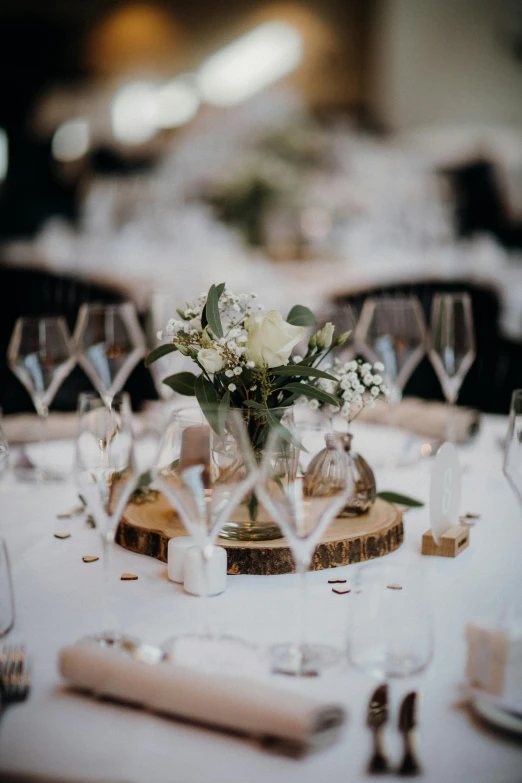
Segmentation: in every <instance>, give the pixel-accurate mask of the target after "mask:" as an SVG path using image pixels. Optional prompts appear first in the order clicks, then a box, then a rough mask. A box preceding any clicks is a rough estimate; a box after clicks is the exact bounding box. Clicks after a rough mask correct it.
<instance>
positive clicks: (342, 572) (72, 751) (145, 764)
mask: <svg viewBox="0 0 522 783" xmlns="http://www.w3.org/2000/svg"><path fill="white" fill-rule="evenodd" d="M505 429H506V420H504V419H502V418H495V417H486V418H485V421H484V425H483V427H482V430H481V433H480V435H479V437H478V439H477V441H475V442H474V443H473V444H471V445H470V446H468V447H465V448H463V449H462V451H461V456H462V462H463V464H464V474H463V501H462V511H473V512H478V513H480V514H481V515H482V517H481V519H480V520H479V521H478V523H477V524H476V526H475V527H473V528H472V530H471V544H470V546H469V548H468V549H467V550H466V551H465V552H463V553H462V554H461V555H460V556H459V557H458V558H457V559H455V560H452V559H442V558H424V559H423V564H424V567H425V571H426V575H427V577H428V578H429V580H430V583H431V592H432V595H433V603H434V613H435V632H436V649H435V657H434V660H433V662H432V664H431V666H430V667H429V669H428V670H427V671H426V672H425V673H424V674H423V675H421V676H419V677H417V678H415V679H411V680H408V681H396V682H394V683H392V686H391V693H392V698H393V701H394V704H395V708H394V712H393V724H394V725H393V726H391V727H390V728H389V730H388V731H387V743H388V745H389V748H390V751H391V752H392V753H393V755H394V757H395V758H397V757H398V756H400V749H401V745H400V741H399V737H398V733H397V731H396V728H395V722H396V714H397V706H398V702H399V699H400V698H401V696H402V695H403V694H404V693H405V692H406V690H409V689H411V688H413V687H415V688H418V689H419V690H420V692H421V693H422V703H421V706H420V725H421V737H420V755H421V757H422V760H423V762H424V765H425V775H424V778H423V779H425V780H426V781H433V783H441V781H445V782H446V783H452V782H453V781H454V782H455V783H457V781H458V783H463V782H464V781H473V783H515V781H520V780H522V745H521V744H520V743H517V742H515V740H513V739H511V738H509V737H507V736H504V735H500V734H498V733H496V732H495V731H493V730H492V729H490V728H488V727H486V726H485V725H484V724H481V723H479V722H478V721H477V720H476V719H474V718H472V717H471V715H470V713H469V712H468V710H467V709H466V708H464V707H463V706H462V703H461V694H460V692H459V688H460V686H461V685H462V684H463V680H464V664H465V653H466V649H465V642H464V627H465V624H466V622H467V621H469V620H471V619H479V618H482V617H490V618H495V617H498V615H499V613H500V611H501V609H502V606H503V604H504V603H505V601H506V600H507V599H508V598H509V597H510V596H518V597H519V600H522V591H521V589H520V587H521V573H520V572H521V569H520V553H521V550H522V511H521V509H520V507H519V505H518V504H517V502H516V500H515V498H514V496H513V494H512V493H511V491H510V489H509V487H508V485H507V482H506V480H505V479H504V477H503V475H502V472H501V457H502V454H501V450H500V446H499V442H498V441H499V437H500V436H502V435H503V434H504V433H505ZM354 430H355V439H356V443H357V447H358V450H360V451H361V452H363V453H365V454H367V455H368V456H370V455H371V453H372V449H374V448H375V446H376V445H377V444H378V443H381V442H382V438H385V437H387V433H386V431H385V430H384V429H380V428H375V427H369V426H368V425H362V424H361V425H359V426H357V424H356V425H355V426H354ZM70 446H71V444H67V443H64V444H63V446H62V447H61V450H62V453H63V456H64V458H67V449H68V448H69V449H70ZM370 461H371V460H370ZM430 467H431V465H430V462H429V460H427V461H426V460H425V461H423V462H421V463H420V464H418V465H416V466H415V467H413V468H402V469H400V470H399V469H398V470H395V471H393V472H391V471H390V472H382V471H377V478H378V484H379V487H380V489H393V490H397V491H404V492H406V493H410V494H412V495H415V496H418V497H421V498H424V499H427V496H428V489H429V476H430ZM75 500H76V492H75V489H74V486H73V484H72V483H70V484H65V485H48V486H32V487H28V486H22V485H13V484H9V483H6V482H5V481H4V483H3V485H0V504H1V514H0V535H3V536H4V537H5V538H6V540H7V542H8V547H9V551H10V554H11V559H12V567H13V577H14V584H15V595H16V608H17V618H16V626H15V629H14V631H13V632H12V633H11V634H10V636H9V637H8V640H9V641H24V642H25V643H26V644H27V647H28V649H29V651H30V653H31V660H32V681H33V687H32V691H31V695H30V698H29V699H28V700H27V701H26V702H25V703H23V704H20V705H14V706H11V707H10V708H9V709H8V710H7V712H6V713H5V715H4V716H3V718H2V723H1V728H0V778H2V772H5V771H6V770H13V771H14V770H17V771H20V772H22V771H23V772H28V773H33V774H36V773H38V774H41V775H48V776H49V777H50V778H51V779H53V778H58V777H61V776H63V777H68V778H71V779H84V780H85V779H86V780H93V781H95V780H96V781H98V780H103V781H136V782H138V781H139V783H144V782H145V781H146V782H147V783H155V782H156V781H158V783H159V782H160V781H161V782H163V781H165V782H167V781H169V783H206V782H207V781H208V782H210V781H212V783H220V781H223V782H224V781H227V783H247V782H248V783H266V781H268V780H270V781H284V782H285V783H317V782H318V781H328V783H347V781H356V780H362V779H365V766H366V761H367V758H368V755H369V751H370V745H371V737H370V734H369V731H368V730H367V729H366V727H365V710H366V704H367V700H368V697H369V696H370V694H371V692H372V690H373V689H374V687H375V682H374V681H373V680H372V679H371V678H370V677H367V676H366V675H364V674H362V673H359V672H357V671H355V670H353V669H352V668H350V667H349V666H348V665H346V666H345V668H344V669H342V670H341V671H336V672H331V673H330V674H325V675H323V676H322V677H320V678H317V679H312V680H310V679H306V680H304V681H296V680H291V681H290V680H289V681H288V687H293V688H299V689H302V690H303V691H305V692H310V693H314V694H317V695H320V696H324V698H325V699H333V700H334V701H339V702H341V703H343V704H344V705H345V706H346V708H347V710H348V712H349V722H348V725H347V727H346V731H345V733H344V735H343V738H342V740H341V741H340V742H339V743H338V744H337V745H336V746H335V747H333V748H331V749H328V750H325V751H323V752H321V753H318V754H316V755H314V756H311V757H309V758H306V759H304V760H298V761H297V760H292V759H287V758H281V757H278V756H275V755H271V754H269V753H267V752H264V751H261V750H260V749H259V748H258V747H256V746H255V745H253V744H251V743H249V742H246V741H244V740H241V739H238V738H233V737H229V736H225V735H222V734H220V733H218V732H212V731H208V730H205V729H202V728H196V727H192V726H187V725H183V724H181V723H177V722H174V721H171V720H167V719H162V718H160V717H156V716H151V715H147V714H145V713H143V712H141V711H138V710H133V709H130V708H126V707H124V706H118V705H114V704H108V703H102V702H98V701H96V700H94V699H91V698H88V697H86V696H80V695H76V694H74V693H70V692H68V691H67V690H65V689H64V687H63V685H62V683H61V681H60V678H59V675H58V673H57V669H56V662H57V651H58V649H59V648H60V647H61V646H63V645H65V644H68V643H70V642H73V641H75V640H77V639H78V638H80V637H82V636H84V635H85V634H86V633H89V632H91V631H95V630H97V623H98V617H99V614H98V610H99V607H98V603H97V595H98V592H99V588H100V582H101V562H98V563H94V564H89V565H87V564H84V563H83V562H82V556H83V555H89V554H97V553H99V551H100V544H99V541H98V537H97V532H96V531H95V530H90V529H87V528H86V526H85V523H84V521H83V520H81V519H79V518H76V519H71V520H64V519H61V520H58V519H57V518H56V515H57V514H58V513H60V512H63V511H64V510H66V509H67V508H69V507H70V506H72V505H74V504H75ZM427 527H428V514H427V510H426V509H418V510H411V511H408V512H407V514H406V515H405V543H404V545H403V546H402V547H401V548H400V550H399V551H397V552H395V553H393V554H392V555H389V556H388V561H389V562H390V563H391V562H395V563H404V564H407V562H408V561H409V560H411V559H413V560H415V561H420V559H421V556H420V554H419V550H420V541H421V536H422V533H423V532H424V531H425V530H426V529H427ZM58 530H69V531H70V532H71V533H72V536H71V538H69V539H67V540H58V539H56V538H55V537H54V536H53V532H56V531H58ZM119 568H121V572H124V571H130V572H132V573H135V574H137V575H138V576H139V579H138V580H137V581H133V582H121V583H118V585H117V590H118V594H119V595H118V599H119V605H120V610H121V611H122V613H123V618H124V622H125V626H126V630H127V631H128V632H130V633H132V634H134V635H137V636H140V637H142V638H144V639H147V640H149V641H150V642H153V643H159V642H161V641H162V640H164V639H165V638H166V637H168V636H170V635H172V634H173V633H176V632H182V631H187V630H195V629H196V628H197V627H198V617H199V610H200V608H201V603H200V602H199V599H197V598H194V597H192V596H189V595H187V594H186V593H184V591H183V588H182V587H181V586H178V585H174V584H173V583H171V582H169V581H168V580H167V576H166V566H165V564H163V563H161V562H159V561H156V560H153V559H151V558H147V557H143V556H140V555H136V554H132V553H130V552H127V551H125V550H122V549H121V550H120V549H119V548H118V553H117V563H116V570H118V569H119ZM356 568H357V566H347V567H343V568H339V569H337V571H336V572H335V576H336V577H340V578H346V579H347V580H348V584H349V582H350V580H352V579H353V577H354V574H355V570H356ZM333 573H334V572H332V571H327V572H315V573H313V574H311V575H310V587H311V590H310V611H309V625H310V633H309V636H310V638H311V640H317V639H322V640H324V641H327V642H330V643H332V644H336V645H340V646H342V645H344V643H345V637H346V625H347V612H348V606H349V601H350V595H346V596H339V595H335V594H333V593H332V592H331V586H330V585H328V583H327V581H328V578H331V577H332V574H333ZM295 598H296V578H295V576H294V575H284V576H274V577H251V576H235V577H229V585H228V588H227V590H226V592H225V593H224V594H222V595H220V596H218V597H215V598H212V599H211V603H212V619H213V623H214V625H215V628H216V629H218V630H220V631H222V632H232V633H236V634H238V635H241V636H242V637H243V638H245V639H248V640H250V641H252V642H255V643H258V644H260V645H267V644H270V643H273V642H278V641H285V640H288V639H289V638H291V635H292V632H293V629H294V624H295ZM3 779H5V778H3ZM392 779H393V778H391V777H390V778H389V780H390V781H391V780H392ZM383 780H388V778H384V779H383Z"/></svg>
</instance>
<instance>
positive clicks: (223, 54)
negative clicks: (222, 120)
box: [197, 22, 303, 106]
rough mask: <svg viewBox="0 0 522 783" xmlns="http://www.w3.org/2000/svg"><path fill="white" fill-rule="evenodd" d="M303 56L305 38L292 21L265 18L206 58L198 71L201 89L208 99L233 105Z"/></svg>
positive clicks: (269, 82)
mask: <svg viewBox="0 0 522 783" xmlns="http://www.w3.org/2000/svg"><path fill="white" fill-rule="evenodd" d="M302 57H303V42H302V38H301V35H300V33H299V31H298V30H297V29H296V28H295V27H294V26H293V25H291V24H287V23H286V22H265V23H264V24H261V25H259V26H258V27H255V28H254V29H253V30H250V32H248V33H246V34H245V35H242V36H241V38H238V39H237V40H236V41H233V42H232V43H231V44H229V45H228V46H225V47H224V48H223V49H220V50H219V51H218V52H216V53H215V54H213V55H211V56H210V57H209V58H208V59H207V60H205V62H204V63H203V64H202V65H201V67H200V69H199V71H198V74H197V80H198V85H199V89H200V91H201V94H202V96H203V99H204V100H205V101H206V102H207V103H210V104H213V105H215V106H234V105H236V104H238V103H242V102H243V101H245V100H247V99H248V98H250V97H251V96H253V95H255V94H256V93H257V92H260V91H261V90H263V89H264V88H265V87H268V86H269V85H270V84H273V83H274V82H276V81H278V80H279V79H281V78H282V77H283V76H286V75H287V74H288V73H290V72H291V71H293V70H294V69H295V68H296V67H297V66H298V65H299V64H300V62H301V60H302Z"/></svg>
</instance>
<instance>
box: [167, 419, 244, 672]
mask: <svg viewBox="0 0 522 783" xmlns="http://www.w3.org/2000/svg"><path fill="white" fill-rule="evenodd" d="M220 430H221V435H218V434H217V433H216V432H215V431H214V430H213V429H212V428H211V427H210V426H209V424H208V421H207V419H206V418H205V416H204V415H203V412H202V411H201V409H200V408H187V409H181V410H176V411H174V413H173V414H172V416H171V419H170V422H169V424H168V426H167V428H166V430H165V433H164V435H163V438H162V441H161V444H160V447H159V452H158V456H157V460H156V465H155V466H154V469H153V474H154V476H155V483H156V485H157V486H158V487H159V488H160V489H161V490H162V491H163V492H164V493H165V495H166V496H167V497H168V499H169V500H170V502H171V504H172V505H173V507H174V508H175V509H176V511H177V513H178V514H179V516H180V518H181V521H182V522H183V525H184V526H185V528H186V529H187V531H188V533H189V534H190V535H191V536H192V538H193V541H194V546H196V547H197V548H198V549H199V555H200V561H201V564H202V569H203V594H202V596H201V597H202V599H203V600H202V602H201V603H202V609H203V618H202V623H201V632H200V633H198V634H184V635H180V636H177V637H174V638H173V639H169V640H167V642H166V643H165V648H166V649H167V650H168V651H169V653H170V654H171V655H172V656H173V657H174V658H176V657H177V658H181V657H183V656H184V655H187V654H192V655H194V657H196V658H197V659H198V660H199V661H200V662H202V663H204V664H205V665H206V664H208V663H209V661H211V659H213V658H215V657H218V658H219V657H221V658H223V657H224V656H225V655H226V654H227V653H228V651H231V650H232V648H233V649H234V653H232V652H231V654H235V651H236V649H237V650H238V651H239V652H241V648H242V647H244V646H245V643H244V642H242V641H241V640H239V639H233V638H232V637H223V636H216V635H215V634H212V633H211V632H210V629H209V623H208V603H209V596H208V594H209V583H208V576H209V562H210V559H211V558H212V555H213V550H214V542H215V540H216V538H217V536H218V533H219V531H220V529H221V528H222V527H223V525H224V524H225V523H226V522H227V521H228V520H229V518H230V515H231V514H232V512H233V511H234V510H235V509H236V508H237V507H238V506H239V504H240V503H241V501H242V500H243V499H244V498H245V496H246V495H248V493H249V492H251V491H252V490H253V488H254V486H255V484H256V481H257V472H258V471H257V466H256V462H255V459H254V454H253V451H252V447H251V445H250V443H249V441H248V436H247V432H246V428H245V424H244V420H243V417H242V415H241V412H240V411H236V410H230V411H229V413H228V416H227V418H226V422H222V423H221V427H220ZM227 455H228V458H227V459H225V457H227ZM184 642H186V643H188V645H187V644H185V645H184ZM189 651H190V653H189Z"/></svg>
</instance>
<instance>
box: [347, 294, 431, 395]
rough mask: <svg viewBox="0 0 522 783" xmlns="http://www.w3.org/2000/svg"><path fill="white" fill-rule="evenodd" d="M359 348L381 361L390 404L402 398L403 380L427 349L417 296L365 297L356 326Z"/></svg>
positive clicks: (369, 356) (407, 376)
mask: <svg viewBox="0 0 522 783" xmlns="http://www.w3.org/2000/svg"><path fill="white" fill-rule="evenodd" d="M356 341H357V344H358V347H359V349H360V350H361V352H362V353H363V355H365V356H366V357H367V358H368V360H369V361H371V362H372V363H375V362H382V364H383V365H384V371H383V372H384V375H385V378H386V385H387V386H388V388H389V389H390V397H389V400H390V405H392V406H393V407H395V406H396V405H397V404H398V403H399V402H400V401H401V398H402V392H403V389H404V387H405V385H406V382H407V381H408V379H409V378H410V376H411V374H412V373H413V371H414V369H415V368H416V367H417V365H418V363H419V362H420V360H421V359H422V357H423V356H424V354H425V352H426V325H425V322H424V314H423V312H422V308H421V306H420V302H419V300H418V299H417V297H416V296H383V297H379V298H375V299H374V298H368V299H366V301H365V303H364V305H363V309H362V311H361V317H360V318H359V323H358V325H357V330H356Z"/></svg>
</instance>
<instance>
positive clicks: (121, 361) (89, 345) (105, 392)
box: [74, 302, 145, 407]
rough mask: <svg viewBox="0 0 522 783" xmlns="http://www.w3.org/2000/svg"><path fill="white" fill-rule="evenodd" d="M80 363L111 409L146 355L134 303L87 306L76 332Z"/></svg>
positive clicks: (77, 323)
mask: <svg viewBox="0 0 522 783" xmlns="http://www.w3.org/2000/svg"><path fill="white" fill-rule="evenodd" d="M74 342H75V344H76V351H77V354H78V362H79V363H80V365H81V367H82V368H83V369H84V370H85V373H86V374H87V376H88V377H89V379H90V381H91V382H92V384H93V386H94V388H95V389H96V390H97V391H98V393H99V394H100V396H101V397H102V399H103V401H104V403H105V404H106V405H107V406H109V407H110V406H111V403H112V400H113V398H114V395H115V394H117V393H118V392H119V391H121V389H122V388H123V386H124V384H125V382H126V381H127V379H128V377H129V375H130V374H131V372H132V370H133V369H134V367H135V366H136V365H137V363H138V362H139V360H140V359H141V357H142V356H143V355H144V354H145V338H144V336H143V332H142V330H141V327H140V324H139V321H138V317H137V315H136V308H135V307H134V305H133V304H132V302H124V303H123V304H117V305H103V304H83V305H82V306H81V307H80V310H79V312H78V320H77V322H76V327H75V329H74Z"/></svg>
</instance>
